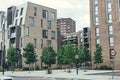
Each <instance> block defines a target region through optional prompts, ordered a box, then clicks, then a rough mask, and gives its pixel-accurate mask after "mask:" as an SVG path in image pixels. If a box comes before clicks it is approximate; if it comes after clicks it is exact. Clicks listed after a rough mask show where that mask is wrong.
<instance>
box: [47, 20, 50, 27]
mask: <svg viewBox="0 0 120 80" xmlns="http://www.w3.org/2000/svg"><path fill="white" fill-rule="evenodd" d="M47 28H48V29H51V21H47Z"/></svg>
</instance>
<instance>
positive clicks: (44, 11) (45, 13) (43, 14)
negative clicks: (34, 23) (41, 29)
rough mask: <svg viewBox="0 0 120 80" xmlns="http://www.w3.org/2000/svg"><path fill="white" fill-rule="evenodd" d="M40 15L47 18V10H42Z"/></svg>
mask: <svg viewBox="0 0 120 80" xmlns="http://www.w3.org/2000/svg"><path fill="white" fill-rule="evenodd" d="M42 17H43V18H48V11H47V10H42Z"/></svg>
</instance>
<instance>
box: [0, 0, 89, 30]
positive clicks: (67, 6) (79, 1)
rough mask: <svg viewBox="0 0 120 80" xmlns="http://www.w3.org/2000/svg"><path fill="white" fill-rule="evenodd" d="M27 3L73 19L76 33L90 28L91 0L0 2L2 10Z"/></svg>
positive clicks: (11, 0)
mask: <svg viewBox="0 0 120 80" xmlns="http://www.w3.org/2000/svg"><path fill="white" fill-rule="evenodd" d="M26 1H30V2H33V3H36V4H40V5H44V6H47V7H51V8H54V9H57V13H58V17H63V18H67V17H69V18H72V19H73V20H75V21H76V29H77V30H76V31H78V30H81V29H82V28H83V27H86V26H89V20H90V19H89V0H17V1H16V0H0V5H1V7H0V10H6V9H7V7H10V6H12V5H20V4H23V3H24V2H26Z"/></svg>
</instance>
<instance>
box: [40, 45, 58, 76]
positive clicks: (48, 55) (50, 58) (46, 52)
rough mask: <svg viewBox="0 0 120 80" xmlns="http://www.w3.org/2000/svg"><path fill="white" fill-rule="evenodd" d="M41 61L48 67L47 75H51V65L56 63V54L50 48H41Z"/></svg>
mask: <svg viewBox="0 0 120 80" xmlns="http://www.w3.org/2000/svg"><path fill="white" fill-rule="evenodd" d="M41 61H42V62H43V63H45V64H46V65H47V66H48V74H51V65H52V64H55V62H56V53H55V51H54V49H53V48H52V47H51V46H48V47H44V48H43V51H42V56H41Z"/></svg>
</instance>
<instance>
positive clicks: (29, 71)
mask: <svg viewBox="0 0 120 80" xmlns="http://www.w3.org/2000/svg"><path fill="white" fill-rule="evenodd" d="M29 74H30V64H29Z"/></svg>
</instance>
